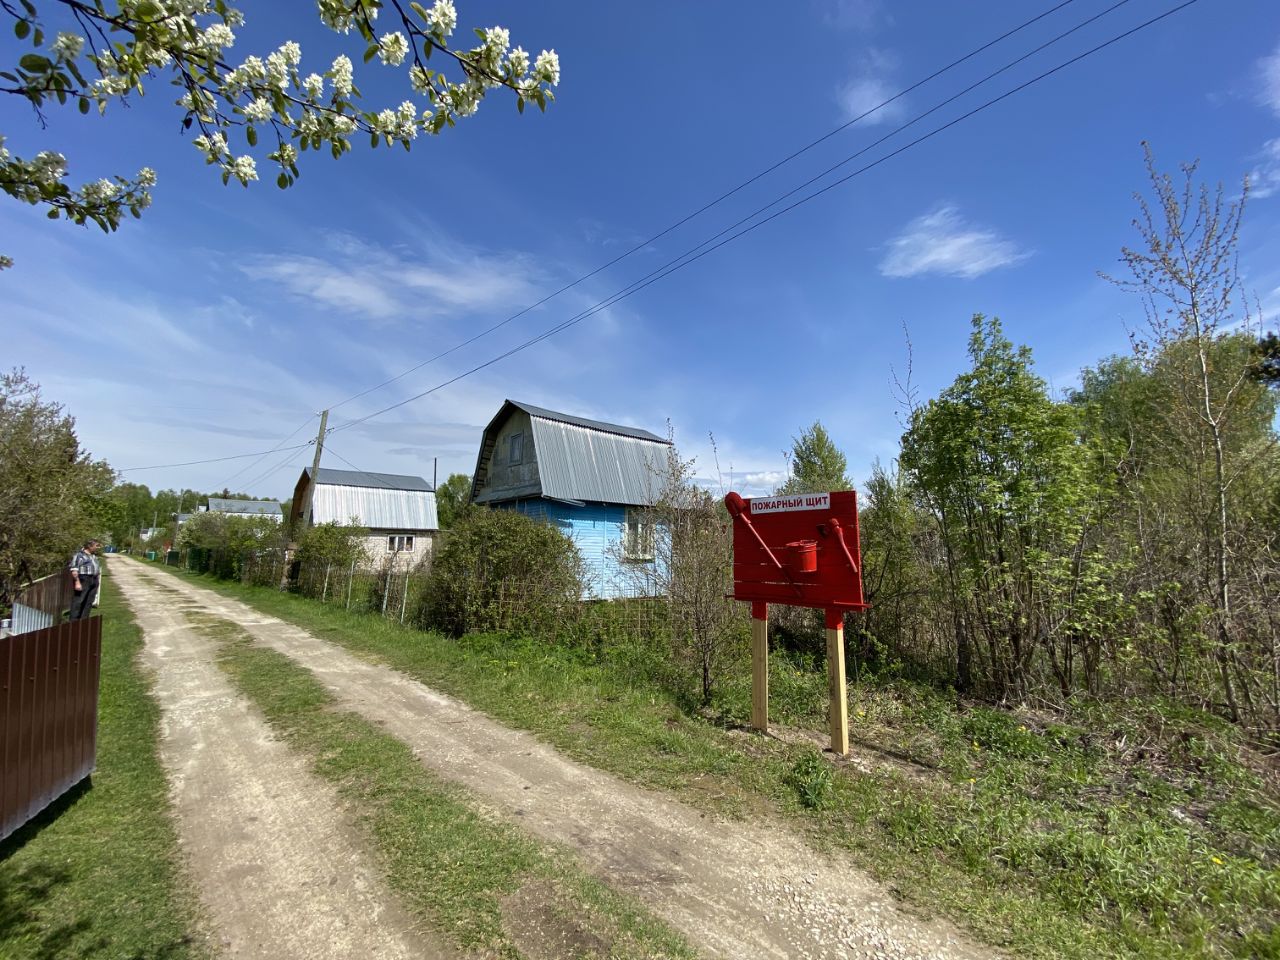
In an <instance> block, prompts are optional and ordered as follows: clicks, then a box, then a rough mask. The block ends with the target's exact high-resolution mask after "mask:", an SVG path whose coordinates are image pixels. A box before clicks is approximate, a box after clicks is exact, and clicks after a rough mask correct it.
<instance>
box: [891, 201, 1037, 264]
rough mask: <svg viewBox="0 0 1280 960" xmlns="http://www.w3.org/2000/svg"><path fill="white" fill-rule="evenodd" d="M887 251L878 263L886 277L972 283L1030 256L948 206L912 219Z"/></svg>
mask: <svg viewBox="0 0 1280 960" xmlns="http://www.w3.org/2000/svg"><path fill="white" fill-rule="evenodd" d="M888 249H889V252H888V253H887V254H885V257H884V259H883V260H881V261H880V272H881V274H883V275H884V276H886V277H916V276H919V275H920V274H924V273H938V274H942V275H944V276H948V277H963V278H965V279H966V280H971V279H973V278H974V277H980V276H982V275H983V274H984V273H989V272H991V271H992V270H996V269H999V268H1000V267H1009V266H1013V265H1014V264H1016V263H1021V262H1022V261H1023V260H1025V259H1027V257H1029V256H1031V254H1030V253H1029V252H1024V251H1021V250H1019V249H1018V247H1017V245H1016V244H1015V243H1014V242H1013V241H1012V240H1006V239H1004V238H1003V237H1001V236H1000V234H998V233H996V231H994V230H992V229H990V228H988V227H981V226H977V225H974V224H970V223H967V222H966V221H965V220H964V218H963V217H961V216H960V212H959V211H958V210H957V209H956V208H955V207H954V206H952V205H950V204H944V205H943V206H940V207H938V208H937V209H936V210H934V211H933V212H931V213H926V214H925V215H924V216H921V217H917V218H916V219H914V220H912V221H911V222H910V223H909V224H907V226H906V228H905V229H904V230H903V231H902V233H900V234H898V236H897V237H895V238H894V239H893V240H891V241H889V245H888Z"/></svg>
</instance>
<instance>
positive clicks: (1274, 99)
mask: <svg viewBox="0 0 1280 960" xmlns="http://www.w3.org/2000/svg"><path fill="white" fill-rule="evenodd" d="M1258 79H1259V81H1260V84H1261V86H1260V88H1259V90H1258V102H1259V103H1261V104H1262V105H1263V106H1265V107H1269V108H1270V109H1271V111H1272V112H1273V113H1275V114H1276V116H1280V45H1277V46H1276V49H1275V51H1274V52H1273V53H1272V54H1271V55H1270V56H1266V57H1263V58H1262V59H1261V60H1259V61H1258Z"/></svg>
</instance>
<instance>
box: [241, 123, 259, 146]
mask: <svg viewBox="0 0 1280 960" xmlns="http://www.w3.org/2000/svg"><path fill="white" fill-rule="evenodd" d="M244 137H245V139H246V140H248V141H249V146H251V147H256V146H257V145H258V131H257V130H255V129H253V127H252V126H249V127H245V128H244Z"/></svg>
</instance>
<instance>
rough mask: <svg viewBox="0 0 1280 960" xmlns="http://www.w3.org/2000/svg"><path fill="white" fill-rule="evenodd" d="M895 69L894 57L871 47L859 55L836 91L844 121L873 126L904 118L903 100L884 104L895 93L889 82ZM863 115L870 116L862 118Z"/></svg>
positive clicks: (895, 58) (895, 61)
mask: <svg viewBox="0 0 1280 960" xmlns="http://www.w3.org/2000/svg"><path fill="white" fill-rule="evenodd" d="M897 66H898V60H897V57H895V56H894V55H893V54H891V53H889V52H887V51H885V50H877V49H875V48H871V49H869V50H867V51H866V52H865V53H864V54H863V55H862V57H861V59H860V60H859V62H858V63H857V65H856V66H855V67H854V69H853V72H852V74H851V75H850V77H849V79H848V80H847V81H846V82H845V83H844V85H843V86H841V87H840V89H839V90H837V91H836V100H837V101H838V102H839V104H840V108H841V110H842V111H843V113H844V115H845V119H847V120H855V119H859V118H861V120H860V122H861V123H863V124H876V123H889V122H891V121H894V120H898V119H900V118H901V117H902V116H903V112H904V110H905V108H906V104H905V102H904V101H902V100H894V101H893V102H892V103H888V104H885V101H887V100H889V99H890V98H892V97H893V96H894V95H895V94H896V93H897V92H898V91H897V89H895V85H894V84H893V81H892V76H893V74H894V72H895V71H896V70H897ZM881 104H885V105H884V106H881ZM871 111H875V112H874V113H872V112H871ZM864 114H869V115H868V116H865V117H864V116H863V115H864Z"/></svg>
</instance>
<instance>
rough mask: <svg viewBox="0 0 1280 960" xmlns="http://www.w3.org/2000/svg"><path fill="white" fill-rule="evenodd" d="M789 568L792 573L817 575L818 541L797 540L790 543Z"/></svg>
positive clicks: (788, 547) (788, 549)
mask: <svg viewBox="0 0 1280 960" xmlns="http://www.w3.org/2000/svg"><path fill="white" fill-rule="evenodd" d="M787 566H788V568H790V570H791V572H792V573H817V571H818V541H817V540H795V541H793V542H791V543H788V544H787Z"/></svg>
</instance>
